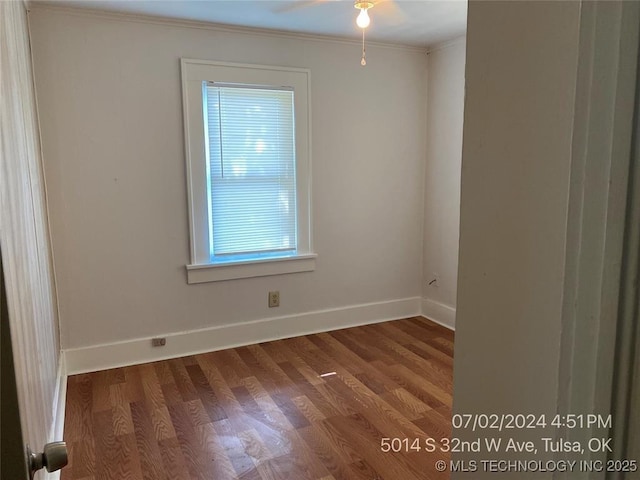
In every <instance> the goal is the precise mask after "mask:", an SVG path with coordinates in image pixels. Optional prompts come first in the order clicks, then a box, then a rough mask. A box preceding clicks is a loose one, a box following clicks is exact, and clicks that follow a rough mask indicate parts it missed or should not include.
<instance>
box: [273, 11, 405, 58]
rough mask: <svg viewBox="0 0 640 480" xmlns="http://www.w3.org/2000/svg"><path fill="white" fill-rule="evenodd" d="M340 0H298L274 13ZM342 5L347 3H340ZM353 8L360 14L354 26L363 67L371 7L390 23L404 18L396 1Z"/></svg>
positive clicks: (396, 22)
mask: <svg viewBox="0 0 640 480" xmlns="http://www.w3.org/2000/svg"><path fill="white" fill-rule="evenodd" d="M340 1H342V0H299V1H296V2H293V3H289V4H287V5H285V6H284V7H281V8H279V9H277V10H275V12H276V13H285V12H290V11H293V10H298V9H300V8H306V7H314V6H317V5H321V4H327V3H335V2H340ZM342 3H347V2H346V1H342ZM353 6H354V8H356V9H357V10H360V13H359V14H358V16H357V17H356V22H355V23H356V25H357V26H358V27H359V28H360V29H361V30H362V59H361V60H360V64H361V65H362V66H365V65H366V64H367V59H366V49H365V30H366V29H367V27H368V26H369V25H370V24H371V18H370V17H369V10H370V9H372V8H373V7H377V8H376V11H378V12H379V15H380V16H381V17H384V18H385V19H389V21H390V23H395V24H399V23H401V22H402V21H403V20H404V18H405V16H404V14H403V13H402V10H401V9H400V7H399V6H398V4H397V2H396V0H355V1H354V2H353Z"/></svg>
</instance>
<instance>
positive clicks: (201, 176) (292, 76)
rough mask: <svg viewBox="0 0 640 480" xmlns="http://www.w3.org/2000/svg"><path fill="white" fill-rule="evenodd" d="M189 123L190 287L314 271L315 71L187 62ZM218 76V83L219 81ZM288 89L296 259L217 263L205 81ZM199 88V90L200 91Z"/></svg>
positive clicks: (184, 79) (185, 93) (186, 113)
mask: <svg viewBox="0 0 640 480" xmlns="http://www.w3.org/2000/svg"><path fill="white" fill-rule="evenodd" d="M180 66H181V77H182V105H183V115H184V117H183V121H184V140H185V160H186V173H187V195H188V207H189V234H190V239H189V240H190V242H189V245H190V251H191V258H190V260H191V263H190V264H188V265H187V266H186V268H187V283H202V282H215V281H221V280H232V279H238V278H251V277H259V276H267V275H281V274H286V273H295V272H308V271H313V270H315V259H316V257H317V255H316V254H315V253H313V246H312V222H311V72H310V70H309V69H304V68H291V67H274V66H266V65H251V64H241V63H229V62H216V61H208V60H196V59H189V58H182V59H181V60H180ZM214 76H215V78H214ZM203 81H206V82H213V81H215V82H216V83H247V84H261V85H287V86H292V87H294V89H295V92H296V93H295V96H296V99H295V104H294V108H295V117H296V122H295V136H296V189H297V192H296V208H297V236H298V245H297V247H298V248H297V253H296V254H295V255H289V256H283V257H277V258H269V259H255V260H248V261H247V260H245V261H236V262H219V261H217V262H215V263H213V262H212V261H211V258H210V251H209V219H208V197H207V175H206V152H205V132H204V119H203V106H202V87H201V86H202V82H203ZM198 85H199V86H198Z"/></svg>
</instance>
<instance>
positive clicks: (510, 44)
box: [454, 1, 580, 479]
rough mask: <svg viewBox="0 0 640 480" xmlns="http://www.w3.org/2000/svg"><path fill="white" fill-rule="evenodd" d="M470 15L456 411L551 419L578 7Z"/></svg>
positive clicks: (495, 6)
mask: <svg viewBox="0 0 640 480" xmlns="http://www.w3.org/2000/svg"><path fill="white" fill-rule="evenodd" d="M468 15H469V17H468V18H469V23H468V31H467V47H468V49H467V69H466V100H465V118H464V122H465V126H464V142H463V153H462V197H461V214H460V215H461V221H460V225H461V229H460V268H459V278H458V304H457V318H456V354H455V366H454V369H455V379H454V412H457V413H473V412H483V413H494V412H497V413H501V412H511V413H529V412H532V413H545V414H547V415H548V416H549V417H550V418H553V417H552V415H553V414H554V413H555V412H556V406H557V398H558V381H559V376H558V367H559V362H560V336H561V326H562V307H563V285H564V282H563V281H564V272H565V270H564V266H565V247H566V234H567V217H568V202H569V180H570V171H571V153H572V148H571V147H572V135H573V113H574V98H575V91H576V78H577V59H578V39H579V35H578V32H579V21H580V4H579V3H577V2H533V1H532V2H470V4H469V14H468ZM505 39H507V41H505ZM511 39H513V41H512V40H511ZM515 39H517V41H515ZM574 413H575V412H574ZM556 433H557V430H556V429H554V428H552V427H549V428H548V429H547V430H545V429H536V430H517V431H516V430H510V431H508V432H506V433H505V432H503V433H499V432H495V431H494V432H491V433H490V436H492V437H493V436H495V437H498V436H500V435H505V436H512V437H515V438H517V439H518V440H522V439H524V438H528V439H531V440H534V441H537V442H538V445H539V442H540V439H541V438H542V437H544V436H552V437H553V436H555V434H556ZM454 435H458V436H462V437H465V436H467V435H469V436H474V437H478V435H480V436H482V435H483V433H478V432H470V431H465V430H458V431H456V432H454ZM469 456H470V455H469ZM548 456H549V455H548V454H544V453H543V452H539V453H538V455H536V456H535V457H534V458H531V457H525V458H529V459H535V460H545V459H546V458H548ZM478 457H480V458H487V456H486V455H478V456H477V458H478ZM500 458H502V459H505V454H504V453H503V454H501V457H500ZM492 475H493V476H495V474H491V473H484V472H476V473H474V474H473V475H472V476H473V478H493V477H492ZM549 477H550V474H549V475H544V474H526V473H513V474H511V475H508V476H507V477H505V478H518V479H527V478H549ZM454 478H467V477H464V476H462V477H460V476H459V477H455V476H454Z"/></svg>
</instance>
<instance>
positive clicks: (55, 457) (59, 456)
mask: <svg viewBox="0 0 640 480" xmlns="http://www.w3.org/2000/svg"><path fill="white" fill-rule="evenodd" d="M27 461H28V463H29V478H30V479H31V480H33V476H34V475H35V473H36V472H37V471H38V470H40V469H41V468H43V467H44V468H46V469H47V472H55V471H57V470H60V469H61V468H62V467H64V466H65V465H66V464H67V463H69V457H68V454H67V444H66V443H65V442H51V443H47V444H46V445H45V446H44V448H43V451H42V453H38V454H36V453H33V452H32V451H31V448H30V447H29V445H27Z"/></svg>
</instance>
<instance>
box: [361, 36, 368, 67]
mask: <svg viewBox="0 0 640 480" xmlns="http://www.w3.org/2000/svg"><path fill="white" fill-rule="evenodd" d="M366 64H367V52H366V50H365V48H364V29H362V60H360V65H362V66H363V67H364V66H365V65H366Z"/></svg>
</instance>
